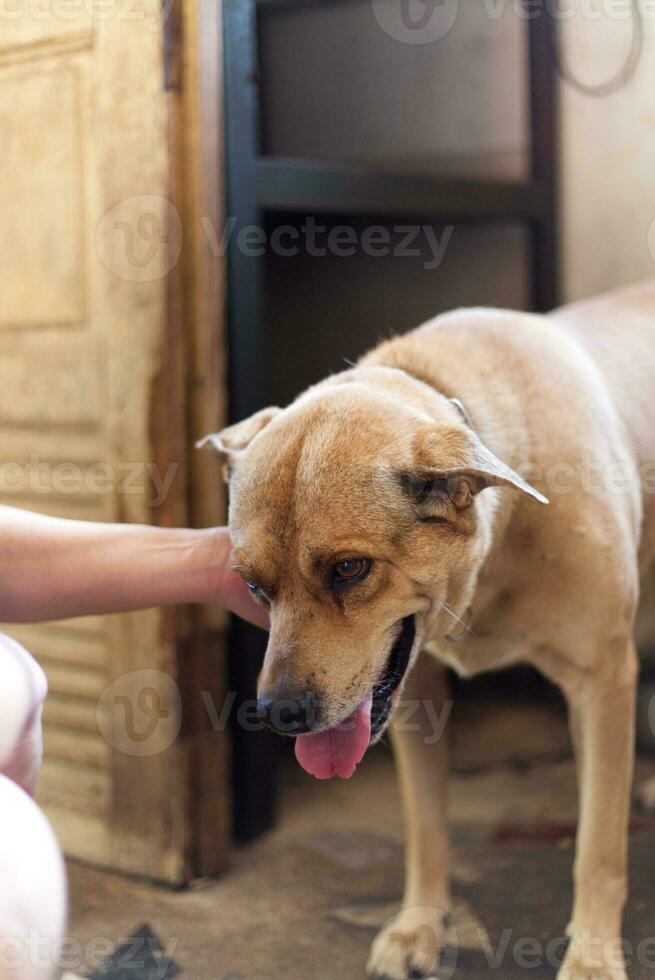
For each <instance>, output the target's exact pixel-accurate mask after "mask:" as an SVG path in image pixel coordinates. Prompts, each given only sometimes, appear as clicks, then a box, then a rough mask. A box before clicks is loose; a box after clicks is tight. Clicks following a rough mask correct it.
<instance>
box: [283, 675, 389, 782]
mask: <svg viewBox="0 0 655 980" xmlns="http://www.w3.org/2000/svg"><path fill="white" fill-rule="evenodd" d="M372 704H373V691H370V692H369V693H368V694H367V695H366V697H365V698H364V700H363V701H362V703H361V704H360V705H359V707H358V708H356V710H355V711H353V713H352V714H351V715H350V716H349V717H348V718H346V719H345V721H342V722H341V724H340V725H337V726H336V727H335V728H328V730H327V731H325V732H316V734H315V735H298V736H296V759H297V760H298V762H299V763H300V765H301V766H302V767H303V769H304V770H305V771H306V772H308V773H309V774H310V775H311V776H316V778H317V779H331V778H332V776H341V778H342V779H350V777H351V776H352V774H353V773H354V771H355V769H356V768H357V766H358V764H359V763H360V762H361V761H362V759H363V758H364V753H365V752H366V750H367V748H368V744H369V742H370V740H371V707H372Z"/></svg>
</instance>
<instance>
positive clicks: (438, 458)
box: [403, 426, 548, 510]
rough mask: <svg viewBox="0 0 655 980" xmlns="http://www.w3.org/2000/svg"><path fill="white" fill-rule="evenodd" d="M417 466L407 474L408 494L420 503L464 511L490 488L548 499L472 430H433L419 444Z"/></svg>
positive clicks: (544, 501)
mask: <svg viewBox="0 0 655 980" xmlns="http://www.w3.org/2000/svg"><path fill="white" fill-rule="evenodd" d="M415 458H416V467H415V472H414V473H412V474H405V475H404V477H403V484H404V487H405V490H406V491H407V493H408V494H409V495H410V496H411V497H413V498H414V499H415V500H417V501H423V502H427V501H429V500H432V501H438V500H441V501H446V500H449V501H450V502H452V504H454V506H455V507H456V508H457V509H458V510H461V509H463V508H464V507H467V506H468V505H469V504H470V503H471V501H472V498H473V497H474V496H475V495H476V494H478V493H480V491H481V490H484V489H485V488H486V487H493V486H507V487H513V488H514V489H515V490H519V491H520V492H521V493H524V494H526V495H527V496H528V497H532V498H533V499H534V500H537V501H539V503H541V504H547V503H548V500H547V498H546V497H544V495H543V494H542V493H540V492H539V491H538V490H535V488H534V487H533V486H531V485H530V484H529V483H528V482H527V481H526V480H524V479H523V477H522V476H520V475H519V474H518V473H517V472H516V471H515V470H513V469H512V468H511V467H509V466H507V464H506V463H503V461H502V460H500V459H499V458H498V457H497V456H496V455H494V453H492V452H491V450H489V449H487V447H486V446H485V445H484V443H483V442H482V440H481V439H480V438H479V437H478V435H477V434H476V433H475V432H474V431H473V429H471V428H468V427H467V428H463V427H461V426H459V427H457V428H454V427H447V426H442V427H439V428H436V429H435V428H432V429H430V430H429V431H427V432H422V433H421V434H420V435H419V437H418V439H417V440H416V443H415Z"/></svg>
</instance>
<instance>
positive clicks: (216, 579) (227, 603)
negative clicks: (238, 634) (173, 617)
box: [209, 527, 270, 630]
mask: <svg viewBox="0 0 655 980" xmlns="http://www.w3.org/2000/svg"><path fill="white" fill-rule="evenodd" d="M212 533H213V535H214V542H213V561H212V568H211V573H210V593H211V594H210V598H209V601H210V602H214V603H217V604H218V605H220V606H223V607H224V608H225V609H228V610H229V611H230V612H233V613H235V614H236V615H237V616H240V617H241V619H245V620H246V621H247V622H249V623H253V624H254V625H255V626H259V627H260V628H261V629H264V630H267V629H269V626H270V615H269V612H268V609H266V608H265V607H264V606H262V605H260V604H259V603H258V602H255V600H254V599H253V597H252V596H251V594H250V592H249V590H248V587H247V586H246V584H245V582H244V581H243V579H242V578H241V575H240V574H239V572H238V571H237V570H236V569H235V567H234V560H233V558H232V542H231V541H230V534H229V531H228V529H227V528H226V527H218V528H215V529H214V531H213V532H212Z"/></svg>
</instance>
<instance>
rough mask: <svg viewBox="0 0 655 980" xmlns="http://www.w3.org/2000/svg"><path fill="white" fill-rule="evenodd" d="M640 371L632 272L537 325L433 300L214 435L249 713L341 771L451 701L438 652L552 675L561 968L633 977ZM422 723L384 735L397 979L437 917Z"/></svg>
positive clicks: (644, 359) (430, 760) (647, 378)
mask: <svg viewBox="0 0 655 980" xmlns="http://www.w3.org/2000/svg"><path fill="white" fill-rule="evenodd" d="M654 385H655V287H654V286H639V287H634V288H632V289H629V290H624V291H621V292H618V293H614V294H611V295H608V296H606V297H603V298H601V299H598V300H595V301H589V302H584V303H581V304H577V305H574V306H571V307H567V308H564V309H562V310H560V311H558V312H557V313H555V314H552V315H551V316H548V317H541V316H533V315H527V314H522V313H515V312H508V311H501V310H483V309H471V310H460V311H457V312H454V313H451V314H447V315H444V316H440V317H438V318H437V319H435V320H434V321H432V322H430V323H428V324H426V325H425V326H423V327H420V328H419V329H417V330H415V331H413V332H412V333H409V334H407V335H405V336H402V337H398V338H396V339H395V340H391V341H389V342H386V343H383V344H382V345H381V346H379V347H378V348H376V349H375V350H374V351H372V352H371V353H369V354H368V355H366V356H365V357H364V358H363V359H362V360H361V361H360V362H359V364H358V365H357V366H356V367H355V368H353V369H352V370H348V371H344V372H343V373H341V374H337V375H335V376H333V377H330V378H328V379H327V380H326V381H324V382H322V383H321V384H318V385H316V386H315V387H313V388H311V389H309V391H307V392H306V393H305V394H303V395H301V396H300V397H299V398H298V399H297V400H296V401H295V402H294V403H293V404H292V405H291V406H290V407H289V408H287V409H285V410H280V409H277V408H270V409H265V410H264V411H261V412H259V413H258V414H256V415H255V416H253V417H252V418H251V419H248V420H247V421H245V422H241V423H239V424H237V425H234V426H232V427H231V428H229V429H226V430H225V431H224V432H222V433H220V434H219V435H217V436H211V437H209V441H211V442H212V444H213V445H214V446H215V448H216V449H217V450H218V452H219V454H220V455H221V457H222V458H223V459H224V460H225V462H226V468H227V472H228V476H229V479H230V485H231V504H230V525H231V531H232V536H233V540H234V546H235V553H236V556H237V561H238V564H239V567H240V569H241V571H242V573H243V576H244V578H245V580H246V581H247V582H248V583H249V587H250V588H251V590H252V592H253V593H254V594H255V595H256V596H257V597H258V598H259V599H260V600H261V601H262V602H264V603H266V604H268V605H270V608H271V634H270V640H269V644H268V650H267V653H266V658H265V661H264V667H263V670H262V673H261V678H260V685H259V699H260V712H261V713H262V715H263V716H264V717H265V718H266V719H267V721H268V722H269V724H270V725H271V726H272V727H273V728H275V729H277V730H280V731H285V732H287V733H290V734H294V735H296V736H297V739H296V754H297V757H298V759H299V761H300V762H301V764H302V765H303V766H304V767H305V768H306V769H307V770H308V771H310V772H312V773H314V774H315V775H316V776H318V777H320V778H324V777H328V776H331V775H334V774H339V775H342V776H349V775H351V773H352V772H353V771H354V769H355V767H356V765H357V763H358V762H359V761H360V759H361V757H362V756H363V754H364V752H365V750H366V748H367V746H368V745H369V743H370V742H372V741H374V740H375V739H377V738H379V736H380V734H381V732H382V731H383V730H384V728H385V726H386V725H387V723H388V721H389V720H390V717H391V715H392V714H393V709H394V707H395V706H396V704H397V699H398V697H399V693H400V691H401V689H403V697H405V698H415V699H419V700H420V701H423V702H424V700H425V699H427V698H429V699H431V700H433V701H434V700H438V699H444V698H445V697H446V696H447V695H446V685H445V681H444V673H445V672H444V667H443V665H445V664H447V665H449V666H451V667H454V668H455V670H457V671H459V672H460V673H461V674H465V675H470V674H473V673H476V672H478V671H481V670H491V669H496V668H498V667H503V666H505V665H508V664H511V663H516V662H517V661H523V662H525V663H529V664H533V665H534V666H536V667H537V668H539V670H541V671H542V672H543V673H544V674H545V675H546V676H547V677H549V678H551V679H552V680H553V681H555V682H556V683H558V684H559V685H560V687H561V688H562V690H563V692H564V694H565V695H566V698H567V700H568V703H569V705H570V710H571V720H572V730H573V733H574V741H575V744H576V748H577V750H578V752H579V774H580V789H581V800H582V805H581V816H580V826H579V832H578V841H577V854H576V861H575V874H574V877H575V900H574V905H573V913H572V917H571V921H570V926H569V933H570V936H571V943H570V947H569V950H568V953H567V956H566V959H565V961H564V964H563V966H562V968H561V970H560V973H559V978H560V980H563V978H566V980H590V978H592V977H593V978H594V980H625V977H626V973H625V967H624V964H623V961H622V959H621V955H620V952H619V951H618V949H617V940H618V937H619V936H620V935H621V918H622V910H623V905H624V902H625V898H626V849H627V821H628V811H629V803H630V787H631V779H632V768H633V716H634V700H635V683H636V678H637V656H636V653H635V646H634V641H633V625H634V619H635V611H636V607H637V600H638V594H639V579H640V574H641V573H643V572H644V571H645V570H646V568H647V566H648V565H649V564H650V562H651V560H652V558H653V557H654V555H655V495H654V493H653V491H655V467H654V466H653V464H655V425H654V424H653V418H654V416H653V408H654V407H655V401H654V397H655V396H654V393H653V386H654ZM649 467H650V469H649ZM649 484H650V485H649ZM546 498H548V499H549V500H550V505H549V506H544V504H546V503H547V499H546ZM420 651H424V652H422V653H420ZM409 727H411V730H406V729H407V728H409ZM416 729H417V726H416V725H415V724H413V725H412V726H403V725H398V726H397V727H396V728H394V729H393V741H394V750H395V755H396V759H397V762H398V765H399V771H400V783H401V788H402V793H403V798H404V805H405V816H406V827H407V857H406V864H407V869H406V870H407V875H406V892H405V899H404V903H403V909H402V911H401V912H400V913H399V915H398V916H397V917H396V919H395V920H394V921H393V922H392V923H391V924H390V925H389V926H388V927H387V928H386V929H385V930H383V931H382V933H381V934H380V935H379V936H378V937H377V939H376V940H375V942H374V944H373V948H372V952H371V957H370V960H369V965H368V969H369V973H370V974H371V975H372V976H375V977H385V978H389V980H399V978H406V977H417V976H427V975H429V974H430V973H431V972H433V971H434V969H435V968H436V966H437V964H438V957H439V953H440V950H441V947H442V946H443V943H444V939H445V932H446V929H447V926H448V917H447V916H446V915H444V913H445V912H446V911H447V910H448V908H449V903H450V897H449V887H448V844H447V832H446V828H445V825H444V798H445V788H444V780H445V776H446V768H447V766H446V758H445V753H446V748H445V739H441V740H439V742H438V744H437V745H436V746H434V745H428V744H427V742H428V741H432V740H428V739H426V738H425V735H424V733H421V732H420V731H417V730H416ZM426 930H429V933H428V934H429V935H431V936H433V937H434V941H433V942H432V943H428V944H426V943H425V941H424V938H425V935H426Z"/></svg>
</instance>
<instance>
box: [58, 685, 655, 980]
mask: <svg viewBox="0 0 655 980" xmlns="http://www.w3.org/2000/svg"><path fill="white" fill-rule="evenodd" d="M468 710H469V717H467V716H466V710H463V711H461V712H460V713H459V715H457V716H456V717H455V718H454V719H453V726H452V727H453V736H454V738H453V741H454V765H455V768H456V772H455V774H454V776H453V779H452V783H451V814H452V826H453V836H454V841H455V857H454V869H453V871H454V891H455V895H456V898H457V908H456V914H455V925H456V929H457V935H458V939H459V952H458V957H457V972H456V976H457V977H459V978H461V980H482V978H484V977H490V976H494V977H497V978H498V977H501V978H503V980H512V978H514V977H519V976H520V977H532V978H535V980H543V978H547V977H554V976H555V973H556V968H555V966H554V965H549V964H548V963H547V962H546V959H547V957H546V955H545V949H546V946H547V944H548V942H549V941H551V940H553V939H555V938H556V937H560V936H562V935H563V930H564V928H565V926H566V922H567V916H568V911H569V903H570V866H571V861H572V854H573V850H572V845H573V840H572V833H573V828H574V823H575V816H576V791H575V779H574V768H573V762H572V760H571V759H570V757H568V754H567V753H568V738H567V733H566V725H565V721H564V719H563V716H562V714H561V712H560V711H559V710H558V708H557V706H556V705H551V706H547V707H544V706H541V707H538V708H536V707H534V708H526V707H520V706H519V707H517V706H516V705H514V706H509V707H508V708H507V709H506V710H503V711H502V712H500V713H499V711H498V705H497V704H496V703H495V702H494V703H493V704H492V703H491V702H490V703H486V704H485V703H484V702H483V703H481V704H480V703H478V704H476V706H475V724H472V716H470V712H471V711H472V710H473V709H472V708H469V709H468ZM528 722H529V723H528ZM517 733H520V735H519V737H517ZM653 771H655V760H653V759H650V760H648V759H644V760H640V763H639V775H640V777H644V776H646V775H650V774H652V773H653ZM282 779H283V784H284V785H283V791H282V794H281V795H282V812H281V815H280V821H279V826H278V828H277V829H276V830H275V831H273V832H272V833H270V834H268V835H267V836H266V837H265V838H264V839H262V840H260V841H258V842H256V843H255V844H253V845H251V846H248V847H244V848H242V849H239V850H238V851H237V852H236V853H235V855H234V862H233V867H232V869H231V870H230V872H229V873H228V874H226V875H225V876H224V877H223V878H221V879H220V880H218V881H212V882H202V883H200V884H199V885H197V886H195V887H194V888H192V889H191V890H190V891H187V892H184V893H180V892H178V893H175V892H170V891H167V890H165V889H163V888H157V887H152V886H150V885H147V884H143V883H139V882H134V881H126V880H124V879H121V878H119V877H117V876H114V875H109V874H105V873H101V872H98V871H93V870H90V869H88V868H83V867H81V866H79V865H71V867H70V875H71V897H72V913H71V925H70V930H69V931H70V934H71V935H72V936H74V937H75V938H76V939H77V940H79V941H80V942H81V943H82V944H83V945H84V946H85V947H86V948H87V952H88V954H89V955H88V956H87V960H90V961H91V962H87V963H86V967H87V968H88V967H92V966H94V965H95V964H94V963H93V962H92V960H93V958H94V950H96V949H100V948H101V947H100V946H98V945H96V944H95V943H94V942H93V940H95V939H97V938H98V937H106V938H108V939H111V940H112V941H115V940H117V939H119V938H120V937H125V936H128V935H129V934H130V933H131V932H132V931H133V930H134V929H135V928H136V927H137V926H138V925H140V924H141V923H144V922H147V923H149V924H150V926H151V927H152V928H153V929H154V931H155V932H156V933H157V934H158V935H159V936H160V938H161V939H162V942H163V943H164V945H165V946H167V947H168V950H169V951H170V952H171V953H172V955H173V956H174V959H175V960H176V961H177V963H179V964H180V966H181V967H182V970H183V976H185V977H189V978H193V980H358V978H361V977H363V976H364V970H363V968H364V964H365V962H366V958H367V951H368V947H369V945H370V943H371V940H372V938H373V936H374V935H375V930H376V928H377V927H378V925H380V924H382V922H383V921H385V920H386V918H388V916H389V915H390V914H391V913H392V912H393V909H394V907H395V905H396V903H397V901H398V899H399V897H400V894H401V885H402V823H401V815H400V807H399V801H398V797H397V792H396V787H395V780H394V773H393V766H392V759H391V753H390V751H389V749H388V748H386V747H385V746H380V747H379V748H377V749H376V750H374V751H373V752H371V753H369V755H368V757H367V758H366V759H365V761H364V763H363V764H362V766H361V767H360V769H359V770H358V772H357V774H356V776H355V777H354V778H353V779H352V780H350V781H349V782H343V781H332V782H329V783H319V782H316V781H314V780H311V779H310V778H309V777H308V776H305V774H303V773H302V772H301V771H300V770H299V769H298V767H297V766H295V765H294V766H289V767H288V769H287V768H286V767H285V769H284V772H283V774H282ZM631 851H632V860H633V875H632V877H633V881H632V893H631V899H630V904H629V907H628V911H627V916H626V935H627V936H628V937H629V938H631V939H633V940H642V939H644V937H647V936H648V937H650V936H653V935H655V873H654V872H653V867H654V860H655V859H654V855H655V819H652V818H649V817H638V818H637V819H636V822H635V825H634V830H633V836H632V844H631ZM504 930H511V933H509V934H508V933H507V932H504ZM508 935H509V939H507V936H508ZM526 937H530V938H533V939H535V940H537V942H538V943H541V944H542V947H543V950H544V952H543V954H542V955H541V956H539V955H537V957H536V960H537V965H536V966H534V965H532V966H531V967H528V966H526V965H525V964H523V965H521V962H520V960H519V962H517V949H519V951H520V947H517V946H516V942H517V940H518V939H520V938H526ZM499 943H501V946H500V947H499ZM502 943H504V946H503V945H502ZM88 944H91V945H88ZM499 949H500V951H501V952H500V956H501V963H500V964H499V966H500V968H499V967H498V966H497V967H496V968H494V967H493V966H491V965H490V964H489V960H488V957H490V956H493V954H494V953H498V951H499ZM503 950H504V952H503ZM533 959H534V958H533ZM642 959H643V957H642ZM651 959H652V961H653V962H652V969H645V970H644V969H643V968H641V972H640V968H635V969H634V970H632V971H631V974H630V975H631V977H634V978H640V980H641V978H645V977H649V978H651V980H653V978H655V941H654V942H653V948H652V949H651ZM530 962H532V960H531V961H530ZM80 972H81V971H80Z"/></svg>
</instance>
